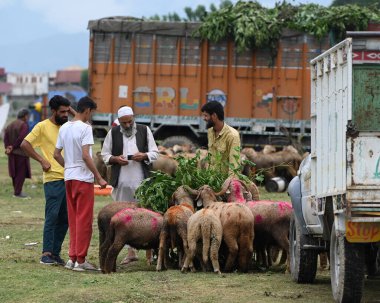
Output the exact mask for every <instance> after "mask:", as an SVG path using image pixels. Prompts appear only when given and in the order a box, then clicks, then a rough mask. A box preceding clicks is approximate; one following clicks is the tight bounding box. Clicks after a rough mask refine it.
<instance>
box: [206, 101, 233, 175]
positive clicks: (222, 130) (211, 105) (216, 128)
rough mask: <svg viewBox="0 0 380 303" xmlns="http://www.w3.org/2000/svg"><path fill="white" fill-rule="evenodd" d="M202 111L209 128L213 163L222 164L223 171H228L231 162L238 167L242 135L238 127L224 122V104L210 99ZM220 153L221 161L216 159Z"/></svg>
mask: <svg viewBox="0 0 380 303" xmlns="http://www.w3.org/2000/svg"><path fill="white" fill-rule="evenodd" d="M201 112H202V117H203V120H204V121H205V122H206V127H207V128H208V131H207V139H208V152H209V153H210V154H211V165H217V164H219V165H221V166H222V167H220V169H221V170H222V171H228V170H229V164H232V165H233V166H234V167H237V165H238V164H239V162H240V160H239V159H240V153H239V151H238V148H240V136H239V132H238V131H237V130H236V129H234V128H233V127H231V126H229V125H227V124H226V123H225V122H224V109H223V105H222V104H220V103H219V102H217V101H210V102H207V103H206V104H205V105H203V106H202V108H201ZM218 155H219V156H220V158H221V159H220V161H216V158H217V156H218ZM216 162H218V163H216Z"/></svg>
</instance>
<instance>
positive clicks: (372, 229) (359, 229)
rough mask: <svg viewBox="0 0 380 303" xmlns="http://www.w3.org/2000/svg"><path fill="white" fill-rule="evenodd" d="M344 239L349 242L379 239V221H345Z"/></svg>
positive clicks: (366, 241) (365, 241)
mask: <svg viewBox="0 0 380 303" xmlns="http://www.w3.org/2000/svg"><path fill="white" fill-rule="evenodd" d="M346 239H347V241H348V242H350V243H372V242H379V241H380V222H352V221H347V222H346Z"/></svg>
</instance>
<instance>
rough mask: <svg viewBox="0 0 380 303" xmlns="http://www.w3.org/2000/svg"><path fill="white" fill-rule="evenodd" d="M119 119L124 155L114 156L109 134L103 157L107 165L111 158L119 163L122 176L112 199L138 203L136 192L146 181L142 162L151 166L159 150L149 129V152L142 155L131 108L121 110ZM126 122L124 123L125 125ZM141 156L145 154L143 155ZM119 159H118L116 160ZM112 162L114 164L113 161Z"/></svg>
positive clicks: (126, 107) (109, 133)
mask: <svg viewBox="0 0 380 303" xmlns="http://www.w3.org/2000/svg"><path fill="white" fill-rule="evenodd" d="M118 117H119V121H120V120H121V123H120V126H121V127H120V132H121V133H122V134H123V154H122V155H121V156H113V155H112V134H111V131H109V132H108V134H107V136H106V138H105V140H104V143H103V148H102V152H101V155H102V157H103V161H104V163H105V164H106V165H109V164H112V163H110V159H111V157H114V158H115V159H113V160H114V161H119V162H118V163H119V164H120V166H121V168H120V174H119V179H118V185H117V187H115V188H114V189H113V191H112V199H113V200H114V201H131V202H132V201H136V198H135V192H136V189H137V188H138V187H139V185H140V184H141V182H142V181H143V180H144V173H143V168H142V163H141V162H142V161H145V163H146V164H150V163H151V162H152V161H155V160H157V158H158V148H157V145H156V142H155V141H154V138H153V134H152V131H151V130H150V129H149V127H147V128H146V131H147V143H148V151H147V152H146V153H141V152H140V151H139V150H138V148H137V144H136V132H137V129H136V123H135V122H134V119H133V111H132V109H131V108H130V107H128V106H124V107H122V108H120V109H119V111H118ZM123 122H124V123H123ZM141 154H145V156H144V155H141ZM128 156H132V160H128ZM116 158H117V159H116ZM111 162H113V161H112V160H111Z"/></svg>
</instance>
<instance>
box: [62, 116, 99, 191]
mask: <svg viewBox="0 0 380 303" xmlns="http://www.w3.org/2000/svg"><path fill="white" fill-rule="evenodd" d="M93 144H94V138H93V136H92V128H91V125H89V124H86V123H84V122H82V121H78V120H77V121H68V122H66V123H65V124H63V125H62V126H61V128H60V129H59V133H58V139H57V143H56V148H58V149H63V150H64V152H65V173H64V177H65V181H67V180H78V181H83V182H88V183H93V182H94V174H93V173H92V172H91V171H90V170H89V169H88V167H87V165H86V163H85V162H84V161H83V157H82V146H84V145H93ZM90 156H91V157H92V147H91V146H90Z"/></svg>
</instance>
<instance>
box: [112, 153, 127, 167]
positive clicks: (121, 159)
mask: <svg viewBox="0 0 380 303" xmlns="http://www.w3.org/2000/svg"><path fill="white" fill-rule="evenodd" d="M113 160H114V161H115V162H116V163H117V164H119V165H121V166H124V165H128V159H127V157H126V156H123V155H121V156H114V159H113Z"/></svg>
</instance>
